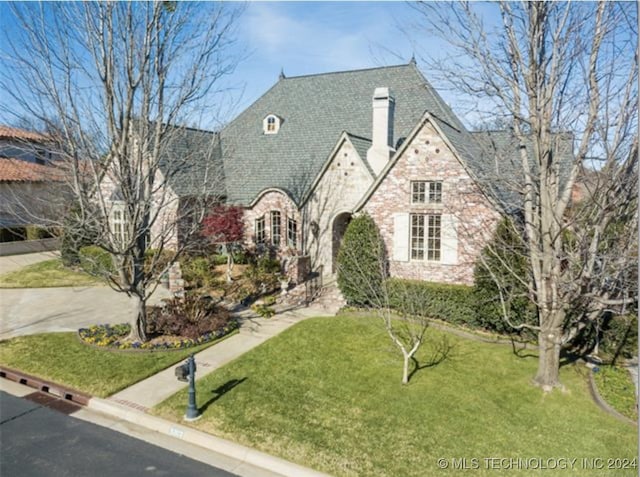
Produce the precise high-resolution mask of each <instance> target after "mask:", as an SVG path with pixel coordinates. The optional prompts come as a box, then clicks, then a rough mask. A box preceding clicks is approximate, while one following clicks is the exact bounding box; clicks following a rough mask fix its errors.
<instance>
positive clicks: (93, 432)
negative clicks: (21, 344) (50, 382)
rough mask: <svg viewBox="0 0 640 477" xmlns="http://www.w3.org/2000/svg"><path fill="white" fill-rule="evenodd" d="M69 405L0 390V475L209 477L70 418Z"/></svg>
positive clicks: (198, 467) (166, 454) (204, 469)
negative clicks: (18, 395)
mask: <svg viewBox="0 0 640 477" xmlns="http://www.w3.org/2000/svg"><path fill="white" fill-rule="evenodd" d="M77 409H78V407H77V406H76V405H75V404H72V403H70V402H68V401H63V400H59V399H56V398H54V397H52V396H49V395H45V394H42V393H37V392H34V393H32V394H29V395H28V396H25V397H24V398H18V397H15V396H12V395H10V394H7V393H5V392H2V391H0V449H1V452H0V474H2V475H3V476H4V475H6V476H10V475H11V476H17V477H22V476H25V477H26V476H33V477H40V476H42V475H51V476H55V477H60V476H69V477H82V476H87V477H89V476H104V477H108V476H109V477H111V476H113V477H115V476H118V477H120V476H131V477H139V476H142V475H149V476H169V475H175V476H208V477H209V476H213V477H233V475H234V474H230V473H228V472H225V471H223V470H220V469H217V468H215V467H210V466H208V465H206V464H203V463H201V462H198V461H195V460H191V459H188V458H186V457H184V456H182V455H179V454H176V453H173V452H171V451H168V450H165V449H162V448H160V447H156V446H153V445H151V444H147V443H145V442H143V441H140V440H138V439H134V438H132V437H129V436H126V435H123V434H121V433H119V432H116V431H112V430H110V429H107V428H104V427H101V426H97V425H95V424H92V423H89V422H85V421H82V420H80V419H76V418H74V417H72V416H70V415H68V414H72V413H73V412H75V411H76V410H77Z"/></svg>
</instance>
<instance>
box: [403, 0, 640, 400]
mask: <svg viewBox="0 0 640 477" xmlns="http://www.w3.org/2000/svg"><path fill="white" fill-rule="evenodd" d="M415 8H416V9H417V11H418V12H419V13H420V14H421V16H420V18H421V21H423V23H424V24H426V25H427V28H428V29H429V31H430V32H433V33H435V34H437V35H439V36H440V37H441V38H442V39H443V40H444V41H445V42H447V43H448V44H449V45H450V46H451V50H450V52H449V55H448V58H447V59H446V60H443V59H439V60H433V61H431V62H430V66H431V68H432V70H434V71H435V70H437V71H439V72H441V73H444V79H445V80H448V81H449V82H450V83H451V84H452V85H453V86H454V87H455V89H456V90H457V91H459V92H460V94H461V95H465V97H466V98H467V99H473V100H475V108H474V113H475V114H476V115H480V116H482V119H484V120H486V119H487V118H488V119H489V120H490V121H493V122H495V121H496V120H498V121H500V122H503V123H504V118H509V131H508V137H509V139H508V140H504V138H505V135H504V134H503V135H502V139H501V140H500V141H493V139H496V137H497V136H496V135H495V134H494V135H493V136H492V135H491V134H489V133H483V134H482V135H480V134H478V135H476V138H477V139H479V140H480V141H482V142H484V143H485V146H487V148H486V149H487V150H488V151H489V152H490V153H491V154H494V155H495V159H494V162H493V163H492V164H491V165H490V166H487V168H486V170H485V171H484V173H483V174H482V175H481V176H480V177H479V179H480V180H481V181H486V185H487V186H488V187H492V188H493V189H494V191H498V194H497V195H498V197H499V196H500V193H501V192H502V193H504V192H505V190H507V189H511V190H510V192H511V194H510V195H509V194H503V196H502V197H503V198H504V197H509V199H506V200H503V203H502V206H503V209H504V210H505V211H507V212H508V213H509V214H510V215H512V217H514V219H515V220H513V221H512V222H511V223H512V224H513V226H514V227H515V228H516V232H517V233H518V234H519V235H520V236H522V237H523V244H522V245H523V247H522V249H523V250H524V252H523V257H524V258H525V259H526V262H527V263H528V265H529V270H530V273H529V274H527V275H526V276H521V275H518V274H516V270H514V269H511V275H512V277H513V279H515V280H517V281H519V282H520V284H521V285H522V287H523V288H524V289H525V290H526V294H527V296H528V298H529V299H530V300H531V301H532V303H533V304H534V305H535V307H536V310H537V324H533V325H532V324H528V323H515V322H514V321H512V320H511V319H512V318H513V317H510V316H508V314H507V313H505V318H507V319H509V320H511V321H510V322H511V323H513V324H514V326H516V327H526V328H531V329H533V330H534V331H535V332H537V336H538V343H539V365H538V371H537V374H536V376H535V380H534V381H535V383H537V384H538V385H540V386H542V387H543V388H544V389H545V390H549V389H552V388H553V387H556V386H559V385H560V381H559V373H558V371H559V366H560V352H561V349H562V348H563V347H565V346H566V345H567V344H569V343H570V342H571V341H572V340H573V339H574V338H575V337H576V336H577V335H578V333H579V331H580V330H581V329H583V328H584V327H585V326H587V325H588V324H589V323H592V322H594V320H597V319H599V317H600V316H602V314H603V313H604V312H606V311H607V310H613V311H622V310H623V309H624V307H626V306H629V305H633V304H634V303H637V296H636V289H635V288H634V287H635V285H636V283H637V273H636V272H634V271H633V270H634V269H636V268H637V265H636V264H637V258H638V257H637V254H636V253H635V252H634V250H635V248H636V246H637V238H636V237H637V235H636V234H635V230H636V226H637V216H636V214H635V211H636V209H637V197H636V187H637V172H636V171H637V167H638V161H637V159H638V137H637V135H635V134H634V130H635V128H636V125H637V112H638V110H637V106H638V99H637V94H638V90H637V75H638V58H637V21H636V10H635V5H633V4H624V3H616V2H602V1H601V2H599V3H597V4H596V3H587V4H585V3H577V2H522V3H510V2H501V3H499V4H493V5H488V6H487V5H482V6H480V5H478V4H475V5H473V4H468V3H456V4H453V5H444V4H424V3H421V4H417V5H416V6H415ZM488 10H490V11H488ZM492 14H493V16H492ZM492 143H493V144H492ZM579 188H580V190H578V189H579ZM576 192H581V194H578V195H576ZM580 195H581V197H580ZM493 247H494V250H493V253H491V251H490V250H489V252H488V255H486V256H492V257H494V258H499V257H500V255H501V253H500V250H501V249H502V248H503V247H504V244H500V243H496V244H494V245H493ZM496 262H499V260H493V263H496ZM483 265H484V266H486V267H488V268H489V270H490V263H489V261H487V260H484V261H483ZM502 265H503V266H505V265H508V264H504V263H503V264H502ZM506 268H507V270H509V268H508V266H507V267H506ZM501 273H502V272H498V271H495V273H493V276H494V277H495V278H496V283H497V285H498V287H499V288H500V289H501V290H502V292H501V296H500V299H501V300H502V302H503V303H504V302H505V301H506V297H505V296H504V294H503V293H506V288H505V287H501V283H500V278H499V277H500V276H501ZM634 275H635V277H634ZM511 281H513V280H511ZM503 309H505V310H506V309H507V307H503Z"/></svg>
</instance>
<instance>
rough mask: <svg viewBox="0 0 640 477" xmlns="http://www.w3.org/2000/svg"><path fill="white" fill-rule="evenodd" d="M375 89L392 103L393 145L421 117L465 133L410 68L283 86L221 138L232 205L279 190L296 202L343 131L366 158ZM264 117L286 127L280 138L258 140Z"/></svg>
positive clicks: (284, 81)
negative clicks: (427, 113)
mask: <svg viewBox="0 0 640 477" xmlns="http://www.w3.org/2000/svg"><path fill="white" fill-rule="evenodd" d="M377 87H388V88H389V89H390V90H391V95H392V96H393V97H394V99H395V114H394V140H395V141H397V140H398V139H399V138H402V137H405V136H407V135H408V134H409V132H410V131H411V129H412V128H413V127H414V126H415V124H416V123H417V122H418V120H419V119H420V118H421V117H422V115H423V113H424V112H425V111H430V112H432V113H433V114H435V115H437V116H438V117H441V118H443V119H445V120H446V121H447V122H448V123H450V124H452V125H453V126H454V127H457V128H460V129H461V130H463V129H464V128H463V126H462V124H461V123H460V121H459V120H458V119H457V118H456V117H455V115H454V114H453V113H452V112H451V110H450V109H449V107H448V106H447V105H446V104H445V103H444V101H443V100H442V98H440V96H439V95H438V94H437V92H436V91H435V90H434V89H433V87H432V86H431V85H430V84H429V83H428V82H427V81H426V80H425V78H424V77H423V76H422V75H421V74H420V72H419V71H418V69H417V68H416V67H415V65H413V64H408V65H400V66H390V67H382V68H373V69H367V70H356V71H345V72H337V73H325V74H318V75H309V76H298V77H290V78H284V79H281V80H280V81H278V82H277V83H276V84H275V85H274V86H273V87H272V88H271V89H270V90H269V91H267V93H265V94H264V95H263V96H262V97H261V98H259V99H258V100H257V101H256V102H255V103H253V104H252V105H251V106H250V107H249V108H248V109H247V110H245V111H244V112H243V113H242V114H240V116H238V117H237V118H236V119H235V120H234V121H232V122H231V123H230V124H229V125H228V126H227V127H226V128H224V129H223V130H222V131H221V133H220V135H221V141H222V150H223V157H224V167H225V175H226V178H227V193H228V199H229V201H231V202H235V203H240V204H248V203H249V202H251V200H252V199H253V198H254V197H255V196H256V195H257V194H258V193H260V192H261V191H262V190H264V189H266V188H269V187H278V188H281V189H284V190H286V191H288V192H289V193H290V194H291V195H292V197H293V198H294V200H296V201H298V202H299V201H300V200H301V198H302V197H303V196H304V194H305V193H306V192H307V190H308V188H309V186H310V185H311V184H312V183H313V180H314V179H315V176H316V175H317V174H318V172H319V171H320V170H321V168H322V166H323V164H324V163H325V161H326V160H327V158H328V155H329V153H330V152H331V150H332V149H333V147H334V146H335V144H336V141H337V140H338V138H339V137H340V134H341V133H342V131H348V132H349V134H350V135H351V136H358V137H359V138H361V141H358V140H357V139H356V143H357V144H355V143H354V146H355V147H356V149H357V150H358V153H359V154H360V155H361V156H363V158H366V149H365V142H366V141H367V138H370V137H371V129H372V124H371V123H372V110H371V104H372V96H373V92H374V90H375V88H377ZM268 114H276V115H277V116H279V117H281V118H282V119H283V122H282V124H281V126H280V130H279V132H278V133H277V134H273V135H265V134H263V131H262V120H263V119H264V118H265V117H266V116H267V115H268ZM367 148H368V147H367Z"/></svg>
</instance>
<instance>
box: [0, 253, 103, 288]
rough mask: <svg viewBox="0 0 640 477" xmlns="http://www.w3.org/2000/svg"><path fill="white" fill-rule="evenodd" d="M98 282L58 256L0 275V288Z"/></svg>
mask: <svg viewBox="0 0 640 477" xmlns="http://www.w3.org/2000/svg"><path fill="white" fill-rule="evenodd" d="M100 283H101V282H100V281H99V280H98V279H97V278H95V277H92V276H91V275H88V274H86V273H84V272H80V271H75V270H71V269H69V268H66V267H65V266H64V265H63V264H62V260H60V259H59V258H54V259H51V260H45V261H43V262H38V263H34V264H31V265H27V266H26V267H23V268H21V269H19V270H15V271H13V272H9V273H5V274H2V275H0V288H45V287H79V286H93V285H98V284H100Z"/></svg>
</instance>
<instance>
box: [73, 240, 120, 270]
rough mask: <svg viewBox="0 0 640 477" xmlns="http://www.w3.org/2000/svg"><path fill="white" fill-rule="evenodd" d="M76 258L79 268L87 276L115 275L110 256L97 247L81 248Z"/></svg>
mask: <svg viewBox="0 0 640 477" xmlns="http://www.w3.org/2000/svg"><path fill="white" fill-rule="evenodd" d="M78 257H79V260H80V267H81V268H82V269H83V270H84V271H85V272H87V273H88V274H89V275H94V276H104V275H107V274H113V273H115V267H114V265H113V260H112V258H111V254H109V252H107V251H106V250H103V249H101V248H100V247H98V246H97V245H89V246H88V247H82V248H81V249H80V251H79V253H78Z"/></svg>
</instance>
